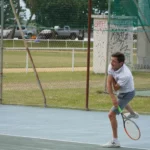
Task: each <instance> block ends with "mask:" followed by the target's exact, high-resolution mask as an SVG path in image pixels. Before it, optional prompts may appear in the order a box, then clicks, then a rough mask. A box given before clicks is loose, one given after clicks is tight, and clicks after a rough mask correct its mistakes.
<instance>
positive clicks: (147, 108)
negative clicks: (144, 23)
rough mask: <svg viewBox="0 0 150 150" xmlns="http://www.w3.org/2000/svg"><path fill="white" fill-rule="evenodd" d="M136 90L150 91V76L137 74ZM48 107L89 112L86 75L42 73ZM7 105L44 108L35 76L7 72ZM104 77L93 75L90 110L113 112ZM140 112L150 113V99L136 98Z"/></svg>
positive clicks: (5, 77) (134, 103) (136, 106)
mask: <svg viewBox="0 0 150 150" xmlns="http://www.w3.org/2000/svg"><path fill="white" fill-rule="evenodd" d="M133 75H134V78H135V81H136V82H135V87H136V88H139V87H140V82H141V84H142V83H144V85H145V86H144V88H147V89H150V86H149V83H150V82H148V81H149V80H150V77H149V73H146V72H134V73H133ZM39 77H40V81H41V83H42V86H43V88H44V92H45V95H46V99H47V105H48V107H61V108H75V109H85V99H86V95H85V94H86V72H47V73H39ZM3 79H4V82H3V84H4V88H3V104H18V105H27V106H28V105H29V106H44V102H43V98H42V94H41V92H40V90H39V88H38V85H37V82H36V79H35V76H34V73H28V74H25V73H7V74H5V76H4V78H3ZM103 89H104V75H103V74H94V73H92V72H91V73H90V88H89V109H92V110H107V111H108V110H109V109H110V108H111V106H112V103H111V100H110V97H109V95H108V94H105V93H103V92H102V91H103ZM131 105H132V107H133V108H134V109H135V110H136V111H138V112H140V113H141V112H142V113H144V112H146V113H147V112H148V113H150V100H149V97H135V98H134V100H133V101H132V102H131Z"/></svg>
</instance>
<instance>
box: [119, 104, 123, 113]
mask: <svg viewBox="0 0 150 150" xmlns="http://www.w3.org/2000/svg"><path fill="white" fill-rule="evenodd" d="M118 110H119V112H120V113H122V110H121V108H120V106H119V105H118Z"/></svg>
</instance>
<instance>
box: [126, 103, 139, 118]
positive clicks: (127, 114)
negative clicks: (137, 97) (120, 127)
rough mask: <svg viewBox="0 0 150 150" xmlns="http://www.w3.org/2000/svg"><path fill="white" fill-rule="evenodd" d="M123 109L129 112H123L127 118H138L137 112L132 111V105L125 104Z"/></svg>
mask: <svg viewBox="0 0 150 150" xmlns="http://www.w3.org/2000/svg"><path fill="white" fill-rule="evenodd" d="M125 109H126V110H127V111H128V112H129V113H125V115H126V116H127V117H128V118H135V119H136V118H139V114H138V113H137V112H134V111H133V109H132V107H131V106H130V105H129V104H127V105H126V107H125Z"/></svg>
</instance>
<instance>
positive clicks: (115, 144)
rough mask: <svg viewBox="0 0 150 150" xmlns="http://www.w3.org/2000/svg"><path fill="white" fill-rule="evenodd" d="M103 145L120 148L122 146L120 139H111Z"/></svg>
mask: <svg viewBox="0 0 150 150" xmlns="http://www.w3.org/2000/svg"><path fill="white" fill-rule="evenodd" d="M102 147H104V148H119V147H120V143H119V142H118V141H117V142H114V141H110V142H108V143H106V144H104V145H102Z"/></svg>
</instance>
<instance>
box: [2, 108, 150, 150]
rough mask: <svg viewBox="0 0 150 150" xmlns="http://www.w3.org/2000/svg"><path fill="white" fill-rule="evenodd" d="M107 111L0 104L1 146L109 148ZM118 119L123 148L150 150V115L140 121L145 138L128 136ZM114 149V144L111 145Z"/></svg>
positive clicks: (24, 149)
mask: <svg viewBox="0 0 150 150" xmlns="http://www.w3.org/2000/svg"><path fill="white" fill-rule="evenodd" d="M107 114H108V113H107V112H96V111H83V110H71V109H55V108H39V107H24V106H11V105H0V150H104V149H105V150H108V148H107V149H106V148H102V147H101V145H102V144H104V143H106V142H108V141H109V140H111V137H112V136H111V127H110V123H109V119H108V117H107ZM117 119H118V129H119V140H120V143H121V148H120V149H122V150H140V149H146V150H150V115H140V118H138V119H136V120H135V121H136V123H137V124H138V125H139V127H140V130H141V138H140V139H139V140H138V141H133V140H131V139H130V138H128V137H127V135H126V134H125V132H124V129H123V125H122V118H121V116H118V117H117ZM111 149H112V148H111Z"/></svg>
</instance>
